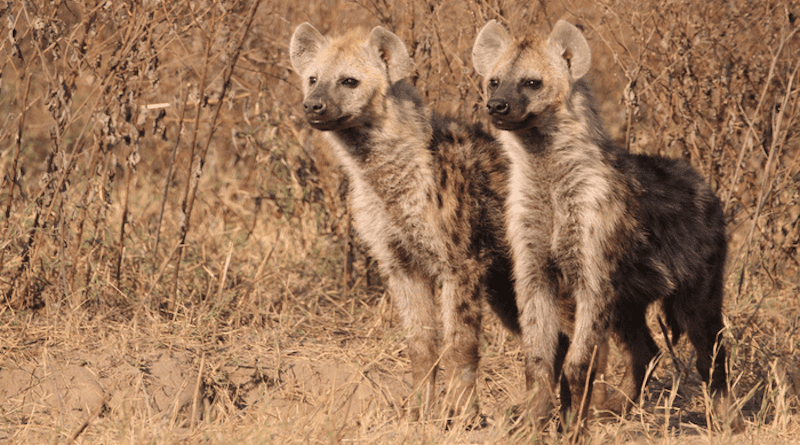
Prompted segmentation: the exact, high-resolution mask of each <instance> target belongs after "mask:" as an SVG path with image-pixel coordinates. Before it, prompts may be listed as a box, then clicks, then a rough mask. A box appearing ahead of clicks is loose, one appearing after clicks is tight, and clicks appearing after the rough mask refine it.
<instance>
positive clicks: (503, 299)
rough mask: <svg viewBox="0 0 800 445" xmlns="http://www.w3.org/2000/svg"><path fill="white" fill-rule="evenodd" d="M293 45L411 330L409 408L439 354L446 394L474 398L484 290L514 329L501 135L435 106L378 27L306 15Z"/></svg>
mask: <svg viewBox="0 0 800 445" xmlns="http://www.w3.org/2000/svg"><path fill="white" fill-rule="evenodd" d="M290 56H291V61H292V65H293V67H294V70H295V71H296V72H297V74H298V75H299V76H300V78H301V79H302V89H303V92H304V95H305V98H304V100H303V111H304V113H305V117H306V120H307V121H308V123H309V124H310V125H311V126H312V127H314V128H316V129H318V130H322V131H323V132H324V134H325V136H327V139H328V141H329V142H330V143H331V145H332V146H333V149H334V152H335V154H336V156H337V158H338V160H339V162H340V163H341V165H342V166H343V167H344V170H345V172H346V174H347V175H348V177H349V183H350V190H349V193H350V204H351V206H352V214H353V218H354V225H355V227H356V230H357V231H358V233H359V235H360V237H361V238H362V239H363V240H364V241H365V242H366V244H367V245H368V247H369V250H370V253H371V254H372V255H373V256H374V257H375V258H376V259H377V261H378V265H379V269H380V271H381V274H382V276H383V277H384V279H385V281H386V283H387V286H388V289H389V291H390V294H391V296H392V299H393V301H394V304H395V305H396V306H397V308H398V310H399V313H400V316H401V318H402V320H403V324H404V326H405V329H406V330H407V332H408V355H409V357H410V360H411V372H412V379H413V384H414V388H416V391H417V392H416V394H417V396H418V398H417V399H416V400H417V401H418V402H419V403H416V402H415V403H413V404H412V405H416V406H415V408H414V409H413V410H412V415H416V413H418V409H419V408H422V409H428V407H429V406H430V403H431V402H432V401H433V398H434V395H435V382H436V373H437V367H438V362H439V359H440V354H441V356H442V357H441V358H442V359H443V360H442V361H443V364H444V368H445V370H446V371H448V375H449V378H448V380H447V384H448V385H449V386H448V388H450V390H449V391H448V394H449V396H448V397H450V399H449V400H448V401H447V406H448V407H449V408H451V409H452V410H453V411H460V410H461V409H463V408H470V409H471V410H474V409H476V404H475V403H474V402H475V400H476V397H475V378H476V372H477V368H478V359H479V353H478V336H479V330H480V325H481V304H482V301H483V300H484V299H488V301H489V303H490V304H491V306H492V307H493V308H494V309H495V311H496V312H497V313H498V314H499V315H500V318H501V319H502V320H503V321H504V323H505V324H506V326H507V327H508V328H509V329H511V330H512V331H515V332H519V325H518V324H517V307H516V305H515V300H514V290H513V284H512V283H511V278H510V277H511V266H510V264H511V263H510V253H509V250H508V248H507V247H506V246H507V244H506V242H505V232H504V221H503V204H504V201H505V196H506V187H507V181H508V179H507V173H508V172H507V170H508V162H507V158H506V157H505V155H504V154H503V151H502V147H501V146H500V144H499V143H498V142H497V141H495V140H494V139H493V138H492V137H490V136H489V135H488V134H487V133H485V132H483V131H481V130H480V128H478V127H472V126H465V125H461V124H459V123H457V122H454V121H452V120H449V119H446V118H442V117H440V116H437V115H435V114H432V113H431V112H430V111H429V110H428V108H426V106H425V105H424V104H423V102H422V100H421V98H420V97H419V95H418V94H417V92H416V91H415V89H414V88H413V87H412V86H411V85H410V84H409V83H408V82H406V81H405V80H404V79H405V77H406V76H407V75H408V73H409V71H410V70H411V68H412V59H411V58H410V57H409V55H408V53H407V51H406V48H405V45H404V44H403V42H402V41H401V40H400V38H399V37H397V36H396V35H395V34H393V33H391V32H389V31H388V30H386V29H384V28H382V27H375V28H374V29H372V31H371V32H369V33H367V32H364V31H351V32H349V33H347V34H345V35H343V36H340V37H334V38H327V37H325V36H323V35H322V34H320V33H319V32H318V31H317V30H316V29H315V28H314V27H313V26H311V25H309V24H308V23H304V24H302V25H300V26H299V27H297V29H296V30H295V32H294V35H293V36H292V39H291V43H290ZM440 331H441V334H440V333H439V332H440ZM451 412H452V411H451Z"/></svg>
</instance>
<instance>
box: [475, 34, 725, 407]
mask: <svg viewBox="0 0 800 445" xmlns="http://www.w3.org/2000/svg"><path fill="white" fill-rule="evenodd" d="M473 61H474V64H475V68H476V71H477V72H478V73H479V74H481V75H482V76H483V77H484V81H483V85H484V88H485V92H486V96H487V97H488V100H487V105H486V106H487V111H488V112H489V115H490V116H491V119H492V122H493V124H494V126H495V127H497V128H498V129H499V130H501V131H500V136H499V137H500V140H501V141H502V143H503V146H504V148H505V150H506V153H507V154H508V156H509V158H510V159H511V163H512V167H511V181H510V190H509V197H508V200H507V203H506V222H507V234H508V239H509V242H510V245H511V249H512V257H513V261H514V277H515V279H516V284H515V286H516V291H517V298H518V306H519V311H520V326H521V328H522V340H523V343H524V348H525V355H526V377H527V382H528V389H529V390H530V391H532V392H531V394H530V396H529V404H528V405H527V406H528V413H529V415H530V416H531V417H532V418H533V419H539V420H541V419H545V418H547V417H548V416H549V415H550V414H549V412H550V410H551V402H552V400H553V399H554V397H553V393H554V392H555V385H556V382H557V381H558V379H559V377H560V376H561V375H562V372H563V376H561V406H562V412H563V414H567V413H569V412H570V410H572V411H573V412H576V413H577V415H578V418H579V419H583V418H585V417H586V415H587V414H588V411H587V409H588V406H589V399H591V397H590V396H591V389H592V385H593V381H594V378H595V374H596V373H598V372H602V370H603V367H604V366H605V356H606V351H607V345H608V340H609V337H610V335H611V334H613V336H614V337H615V339H616V340H617V342H618V343H619V345H620V349H621V350H622V353H623V356H624V358H625V360H626V362H627V367H626V374H625V376H624V378H623V381H622V384H621V385H620V390H621V391H620V392H617V393H615V394H614V395H613V396H612V397H611V398H610V399H609V400H608V401H607V402H606V403H605V404H604V405H603V406H604V408H605V409H608V410H611V411H615V412H621V411H624V410H625V409H626V408H627V406H628V403H629V402H630V401H635V400H636V398H637V396H638V394H639V391H640V389H641V387H642V385H643V384H644V383H645V382H644V378H645V372H646V368H647V365H648V363H649V362H650V361H651V360H652V359H653V358H654V357H655V356H656V354H657V353H658V348H657V346H656V343H655V342H654V341H653V338H652V336H651V333H650V331H649V329H648V328H647V325H646V323H645V312H646V309H647V307H648V306H649V305H650V304H652V303H653V302H657V301H659V302H661V304H662V306H663V310H664V313H665V315H666V319H667V320H668V324H669V326H670V328H671V330H672V334H673V341H677V340H678V338H679V336H680V335H681V333H682V332H684V331H685V332H687V333H688V336H689V340H690V341H691V342H692V344H693V345H694V347H695V349H696V350H697V370H698V371H699V372H700V376H701V377H702V378H703V381H705V382H707V383H708V385H709V387H710V392H711V393H712V394H714V397H715V401H717V402H719V401H723V400H727V392H728V390H727V386H726V373H725V349H724V347H722V346H721V345H719V344H718V339H719V334H720V331H721V330H722V329H723V322H722V299H723V295H722V289H723V270H724V266H725V256H726V252H727V242H726V237H725V222H724V217H723V213H722V209H721V206H720V203H719V200H718V199H717V198H716V197H715V196H714V194H713V192H712V191H711V189H710V188H709V187H708V186H707V185H706V184H705V182H704V181H703V179H702V178H701V177H700V176H699V175H698V174H697V173H696V172H695V171H694V170H693V169H692V168H691V167H690V166H689V165H687V164H686V163H685V162H682V161H677V160H670V159H665V158H660V157H653V156H637V155H631V154H629V153H627V152H625V151H624V150H622V149H620V148H618V147H617V146H615V145H613V144H612V143H611V142H610V140H609V138H608V136H607V135H606V133H605V131H604V129H603V127H602V124H601V121H600V118H599V115H598V112H597V109H596V107H595V105H594V99H593V97H592V94H591V90H590V88H589V82H588V80H587V76H585V74H586V72H587V71H588V69H589V65H590V61H591V55H590V51H589V46H588V43H587V42H586V39H585V38H584V37H583V35H582V34H581V32H580V31H579V30H578V29H577V28H575V27H574V26H572V25H570V24H568V23H566V22H563V21H559V22H558V23H557V24H556V26H555V27H554V29H553V31H552V32H551V34H550V36H549V38H548V39H547V40H546V41H537V40H535V39H526V40H524V41H522V42H520V41H517V40H515V39H513V38H512V37H511V36H510V35H509V34H508V33H507V32H506V30H505V29H504V28H503V27H502V26H501V25H500V24H498V23H497V22H495V21H491V22H489V23H488V24H487V25H486V26H485V27H484V28H483V30H482V31H481V33H480V34H479V36H478V38H477V41H476V43H475V46H474V48H473ZM570 307H574V313H570V311H569V310H564V308H570ZM559 333H561V334H564V335H567V336H569V337H570V341H569V342H567V343H566V345H568V348H569V349H568V352H566V358H565V359H564V361H563V370H562V369H559V368H560V364H559V362H560V359H559V356H560V355H563V354H564V351H559V344H560V343H559V340H558V338H559ZM561 344H562V345H564V344H565V343H564V342H561ZM535 382H538V389H534V388H535V386H534V383H535ZM584 388H589V389H590V391H589V393H588V394H586V395H584ZM717 405H719V403H717ZM579 407H581V408H582V409H579ZM727 408H728V407H727V406H723V407H722V409H721V411H722V412H721V414H726V415H727V414H728V412H727Z"/></svg>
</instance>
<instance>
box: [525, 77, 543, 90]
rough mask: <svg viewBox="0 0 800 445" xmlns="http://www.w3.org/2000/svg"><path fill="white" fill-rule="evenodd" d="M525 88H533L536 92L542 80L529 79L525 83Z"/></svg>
mask: <svg viewBox="0 0 800 445" xmlns="http://www.w3.org/2000/svg"><path fill="white" fill-rule="evenodd" d="M525 86H526V87H528V88H533V89H534V90H538V89H539V88H541V87H542V80H541V79H530V80H528V81H526V82H525Z"/></svg>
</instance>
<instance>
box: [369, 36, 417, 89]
mask: <svg viewBox="0 0 800 445" xmlns="http://www.w3.org/2000/svg"><path fill="white" fill-rule="evenodd" d="M369 44H370V45H371V46H372V47H374V48H375V49H377V50H378V54H379V55H380V57H381V59H382V60H383V63H385V64H386V68H387V71H388V72H389V81H390V82H397V81H398V80H400V79H405V78H406V76H408V73H409V72H410V71H411V67H412V66H413V65H414V61H413V60H412V59H411V57H410V56H409V55H408V50H407V49H406V45H405V44H404V43H403V41H402V40H400V37H397V35H395V34H394V33H393V32H391V31H389V30H388V29H386V28H384V27H382V26H376V27H374V28H372V32H370V34H369Z"/></svg>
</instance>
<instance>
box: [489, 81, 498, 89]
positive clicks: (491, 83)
mask: <svg viewBox="0 0 800 445" xmlns="http://www.w3.org/2000/svg"><path fill="white" fill-rule="evenodd" d="M498 85H500V81H499V80H497V79H489V88H497V86H498Z"/></svg>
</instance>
